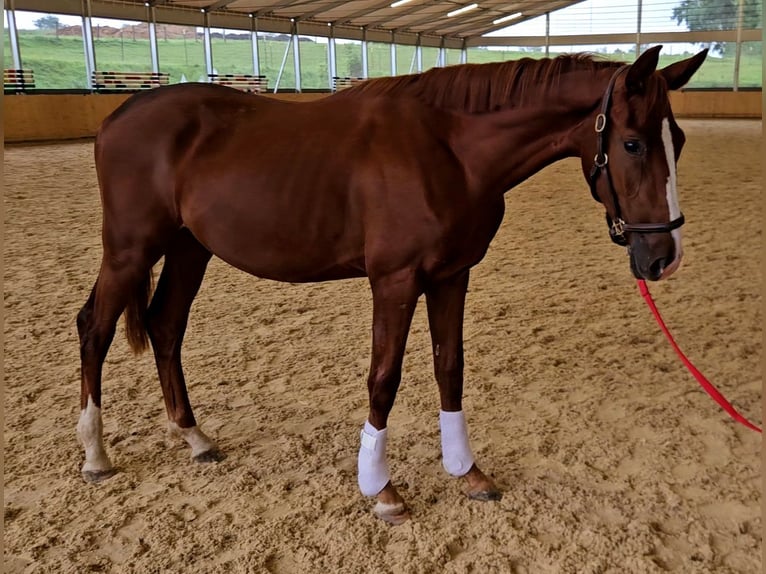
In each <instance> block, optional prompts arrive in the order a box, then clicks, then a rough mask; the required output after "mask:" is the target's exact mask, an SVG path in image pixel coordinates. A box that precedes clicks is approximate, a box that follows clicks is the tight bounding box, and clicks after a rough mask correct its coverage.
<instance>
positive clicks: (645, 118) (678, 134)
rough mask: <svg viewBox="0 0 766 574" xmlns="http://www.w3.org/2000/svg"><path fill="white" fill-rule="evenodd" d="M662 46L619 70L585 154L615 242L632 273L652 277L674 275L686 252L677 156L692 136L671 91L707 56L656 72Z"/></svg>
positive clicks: (585, 167) (587, 170) (587, 171)
mask: <svg viewBox="0 0 766 574" xmlns="http://www.w3.org/2000/svg"><path fill="white" fill-rule="evenodd" d="M661 47H662V46H656V47H654V48H650V49H649V50H647V51H646V52H644V53H643V54H641V56H639V58H638V59H637V60H636V61H635V62H634V63H633V64H631V65H626V66H624V67H622V68H620V69H618V70H617V71H615V72H614V74H613V76H612V78H611V80H610V82H609V86H608V87H607V89H606V90H605V93H604V95H603V98H602V100H601V103H600V105H599V110H598V115H597V116H596V118H595V131H589V135H588V136H586V143H585V145H584V146H583V151H582V154H581V159H582V164H583V170H584V172H585V175H586V177H587V178H588V181H589V183H590V185H591V192H592V193H593V197H594V198H595V199H596V200H597V201H600V202H601V203H603V204H604V207H605V209H606V217H607V223H608V225H609V233H610V235H611V237H612V240H613V241H615V243H618V244H620V245H625V246H627V247H628V252H629V254H630V266H631V269H632V271H633V274H634V275H635V276H636V277H637V278H639V279H649V280H653V281H656V280H659V279H664V278H666V277H668V276H670V275H671V274H672V273H673V272H674V271H675V270H676V269H677V268H678V266H679V264H680V262H681V256H682V254H683V250H682V248H681V230H680V229H679V228H680V226H681V225H682V224H683V215H682V214H681V210H680V208H679V205H678V196H677V194H676V162H677V161H678V157H679V155H680V154H681V148H682V147H683V145H684V140H685V138H684V133H683V131H682V130H681V128H680V127H678V124H677V123H676V122H675V119H674V118H673V113H672V111H671V109H670V101H669V98H668V91H669V90H677V89H679V88H681V87H682V86H683V85H684V84H686V82H688V81H689V79H690V78H691V77H692V75H693V74H694V73H695V72H696V71H697V69H698V68H699V67H700V65H701V64H702V62H703V61H704V59H705V56H706V55H707V50H703V51H702V52H700V53H699V54H697V55H696V56H693V57H692V58H689V59H687V60H683V61H680V62H676V63H675V64H672V65H670V66H668V67H666V68H663V69H661V70H657V60H658V58H659V52H660V48H661Z"/></svg>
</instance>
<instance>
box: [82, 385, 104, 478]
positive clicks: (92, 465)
mask: <svg viewBox="0 0 766 574" xmlns="http://www.w3.org/2000/svg"><path fill="white" fill-rule="evenodd" d="M77 437H78V438H79V439H80V443H81V444H82V446H83V447H84V448H85V464H83V465H82V472H104V471H108V470H111V469H112V463H111V461H110V460H109V457H108V456H107V455H106V450H104V427H103V424H102V422H101V409H100V408H98V407H97V406H96V405H95V403H94V402H93V398H92V397H88V405H87V406H86V407H85V408H84V409H83V410H82V411H80V420H79V421H78V422H77Z"/></svg>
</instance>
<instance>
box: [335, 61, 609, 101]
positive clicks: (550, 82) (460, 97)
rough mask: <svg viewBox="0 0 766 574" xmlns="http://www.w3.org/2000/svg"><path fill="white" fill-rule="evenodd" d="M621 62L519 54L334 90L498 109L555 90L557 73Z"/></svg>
mask: <svg viewBox="0 0 766 574" xmlns="http://www.w3.org/2000/svg"><path fill="white" fill-rule="evenodd" d="M621 65H622V63H621V62H614V61H611V60H602V59H598V58H597V57H594V56H593V55H591V54H584V53H581V54H564V55H561V56H557V57H555V58H542V59H539V60H537V59H532V58H522V59H520V60H510V61H507V62H496V63H490V64H461V65H457V66H448V67H446V68H432V69H430V70H428V71H427V72H423V73H421V74H410V75H406V76H393V77H386V78H375V79H372V80H367V81H365V82H361V83H359V84H357V85H355V86H352V87H350V88H347V89H345V90H343V91H341V92H338V93H337V94H336V97H349V96H373V95H409V96H413V97H417V98H418V99H420V100H422V101H424V102H426V103H428V104H429V105H432V106H435V107H439V108H446V109H456V110H462V111H466V112H469V113H481V112H488V111H492V110H494V109H497V108H499V107H501V106H503V105H505V104H507V103H508V101H509V100H510V99H511V97H513V98H514V99H515V101H516V102H518V103H523V102H524V98H525V96H527V95H529V94H530V93H531V92H532V90H530V88H531V87H533V86H534V87H535V90H534V93H535V94H539V93H540V92H541V91H547V90H555V89H556V87H557V83H558V79H559V78H560V76H561V74H564V73H566V72H571V71H580V70H582V71H590V72H594V73H595V72H597V71H599V70H603V69H604V68H610V69H611V68H617V67H619V66H621Z"/></svg>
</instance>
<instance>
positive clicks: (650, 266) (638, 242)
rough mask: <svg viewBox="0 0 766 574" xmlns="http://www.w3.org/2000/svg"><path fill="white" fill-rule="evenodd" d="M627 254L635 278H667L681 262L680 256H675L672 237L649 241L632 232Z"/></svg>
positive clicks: (651, 279)
mask: <svg viewBox="0 0 766 574" xmlns="http://www.w3.org/2000/svg"><path fill="white" fill-rule="evenodd" d="M668 235H669V234H668ZM657 239H659V238H657ZM628 254H629V255H630V269H631V271H632V272H633V276H634V277H635V278H636V279H645V280H647V281H659V280H661V279H667V278H668V277H670V276H671V275H672V274H673V273H674V272H675V271H676V269H678V267H679V265H680V264H681V257H679V256H676V252H675V246H674V245H673V242H672V238H671V240H670V241H667V240H664V241H663V240H659V241H651V240H647V239H646V238H645V237H642V236H638V237H635V234H634V237H633V238H631V241H630V245H629V246H628Z"/></svg>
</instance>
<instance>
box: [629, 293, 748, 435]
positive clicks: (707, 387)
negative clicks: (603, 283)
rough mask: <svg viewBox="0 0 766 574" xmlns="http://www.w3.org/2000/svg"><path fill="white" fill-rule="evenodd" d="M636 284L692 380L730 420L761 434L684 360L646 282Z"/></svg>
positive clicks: (688, 361)
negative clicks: (692, 377) (695, 380)
mask: <svg viewBox="0 0 766 574" xmlns="http://www.w3.org/2000/svg"><path fill="white" fill-rule="evenodd" d="M636 282H637V283H638V290H639V292H640V293H641V296H642V297H643V298H644V299H645V300H646V304H647V305H649V308H650V309H651V310H652V314H653V315H654V318H655V319H657V324H658V325H659V326H660V329H662V332H663V333H665V336H666V337H667V338H668V341H670V345H671V346H672V347H673V349H675V351H676V353H678V356H679V357H680V358H681V362H682V363H683V364H684V365H686V368H687V369H689V372H690V373H691V374H692V375H694V378H695V379H697V381H698V382H699V384H700V385H702V388H703V389H705V391H706V392H707V394H709V395H710V396H711V397H712V398H713V400H714V401H715V402H717V403H718V404H719V405H721V407H722V408H723V410H725V411H726V412H727V413H729V414H730V415H731V418H733V419H734V420H735V421H737V422H740V423H742V424H743V425H745V426H746V427H747V428H749V429H752V430H754V431H756V432H762V431H761V429H760V428H758V427H757V426H755V425H754V424H753V423H751V422H750V421H748V420H747V419H746V418H745V417H743V416H742V415H741V414H739V413H738V412H737V410H736V409H735V408H734V407H733V406H731V403H729V401H727V400H726V399H725V398H724V396H723V395H722V394H721V393H719V392H718V389H716V388H715V387H714V386H713V385H712V383H711V382H710V381H708V380H707V379H706V378H705V375H703V374H702V373H700V372H699V371H698V370H697V367H695V366H694V365H692V363H691V361H690V360H689V359H687V358H686V355H684V354H683V352H682V351H681V349H679V348H678V345H677V344H676V342H675V341H674V340H673V335H671V334H670V331H668V328H667V327H666V326H665V322H664V321H663V320H662V317H661V316H660V312H659V311H658V310H657V306H656V305H655V304H654V301H653V300H652V296H651V294H650V293H649V288H648V287H647V286H646V281H644V280H643V279H638V280H637V281H636Z"/></svg>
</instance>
